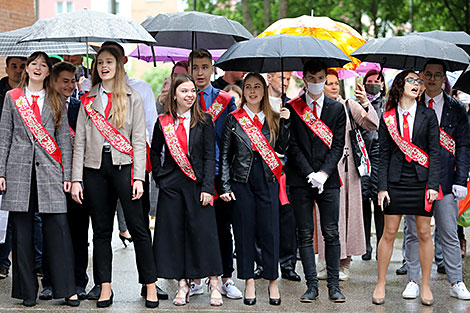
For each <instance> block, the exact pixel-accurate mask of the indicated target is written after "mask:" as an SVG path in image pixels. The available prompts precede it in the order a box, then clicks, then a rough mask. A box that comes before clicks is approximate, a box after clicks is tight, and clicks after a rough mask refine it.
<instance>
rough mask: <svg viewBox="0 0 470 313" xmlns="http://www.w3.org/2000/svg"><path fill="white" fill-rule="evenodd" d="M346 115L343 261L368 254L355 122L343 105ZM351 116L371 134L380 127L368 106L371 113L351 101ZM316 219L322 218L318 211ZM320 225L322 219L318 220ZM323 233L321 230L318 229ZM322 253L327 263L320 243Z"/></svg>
mask: <svg viewBox="0 0 470 313" xmlns="http://www.w3.org/2000/svg"><path fill="white" fill-rule="evenodd" d="M341 102H342V103H343V105H344V109H345V111H346V116H347V120H346V138H345V145H344V154H343V157H342V158H341V160H340V161H339V163H338V171H339V176H340V177H341V181H342V183H343V186H342V187H341V189H340V211H339V223H338V227H339V240H340V243H341V259H345V258H346V257H348V256H353V255H363V254H364V253H366V242H365V235H364V222H363V218H362V193H361V179H360V177H359V174H358V172H357V170H356V168H355V165H354V159H353V155H352V152H351V151H352V148H351V138H350V136H349V131H350V130H351V122H350V120H349V114H348V112H347V109H346V105H345V101H344V100H343V101H341ZM349 107H350V108H351V113H352V116H353V118H354V120H355V121H356V124H358V125H359V126H361V127H362V128H364V129H367V130H377V129H378V127H379V118H378V116H377V113H376V112H375V110H374V108H373V107H372V105H370V103H369V105H368V111H366V110H364V109H363V108H362V106H361V105H360V104H359V103H357V102H355V101H353V100H349ZM345 157H347V164H348V171H347V172H346V171H345V159H344V158H345ZM316 215H317V217H318V216H319V213H318V208H316ZM317 221H318V219H317ZM317 229H320V228H317ZM320 233H321V232H320ZM318 252H319V257H320V260H321V261H323V260H324V259H325V246H324V242H323V240H318Z"/></svg>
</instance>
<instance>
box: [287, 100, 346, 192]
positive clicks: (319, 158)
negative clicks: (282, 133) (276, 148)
mask: <svg viewBox="0 0 470 313" xmlns="http://www.w3.org/2000/svg"><path fill="white" fill-rule="evenodd" d="M301 98H302V100H304V101H305V95H302V96H301ZM293 100H294V99H293ZM286 107H287V108H288V109H289V110H290V116H291V118H290V119H291V141H290V145H289V149H288V150H287V163H286V175H287V183H288V184H289V185H291V186H303V187H306V186H309V184H308V183H307V178H306V177H307V175H308V174H310V173H312V172H318V171H320V170H322V171H324V172H325V173H327V174H328V179H327V180H326V182H325V185H324V188H339V187H341V181H340V178H339V173H338V162H339V160H340V159H341V157H342V156H343V149H344V138H345V128H346V113H345V111H344V107H343V105H342V104H341V103H340V102H338V101H336V100H333V99H331V98H329V97H327V96H325V99H324V102H323V108H322V111H321V116H320V119H321V120H322V121H323V123H325V124H326V125H327V126H328V127H329V128H330V130H331V131H332V132H333V142H332V143H331V149H329V148H328V146H327V145H325V143H324V142H323V141H322V140H321V139H320V138H318V136H314V133H313V132H312V131H311V130H310V128H309V127H308V126H307V125H306V124H305V122H304V121H302V119H301V118H300V117H299V115H298V114H297V113H296V112H295V111H294V109H293V108H292V106H291V105H290V102H288V103H287V105H286Z"/></svg>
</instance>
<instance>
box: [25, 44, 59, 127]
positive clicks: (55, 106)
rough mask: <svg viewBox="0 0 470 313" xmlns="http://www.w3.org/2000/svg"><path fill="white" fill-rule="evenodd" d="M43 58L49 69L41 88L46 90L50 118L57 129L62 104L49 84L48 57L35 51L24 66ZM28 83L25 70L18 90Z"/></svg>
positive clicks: (49, 59) (50, 69)
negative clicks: (50, 110)
mask: <svg viewBox="0 0 470 313" xmlns="http://www.w3.org/2000/svg"><path fill="white" fill-rule="evenodd" d="M41 57H42V58H43V59H44V61H46V64H47V67H48V68H49V75H47V76H46V78H44V81H43V83H42V86H43V88H44V89H45V90H46V96H47V98H48V100H49V102H50V103H51V108H52V116H53V118H54V120H55V127H56V128H59V127H60V124H61V120H62V106H63V105H64V103H63V102H62V100H61V98H60V95H59V93H57V91H56V90H55V88H54V87H53V86H52V83H51V74H52V61H51V58H49V56H48V55H47V54H46V53H45V52H42V51H36V52H33V53H32V54H31V55H30V56H29V57H28V59H27V60H26V66H28V65H29V64H31V63H32V62H33V61H34V60H37V59H39V58H41ZM28 83H29V74H28V73H27V72H26V70H24V71H23V74H22V76H21V81H20V84H19V86H18V87H19V88H21V89H23V88H25V87H26V86H28Z"/></svg>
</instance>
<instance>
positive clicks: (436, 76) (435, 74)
mask: <svg viewBox="0 0 470 313" xmlns="http://www.w3.org/2000/svg"><path fill="white" fill-rule="evenodd" d="M433 77H434V79H435V80H441V79H442V78H444V74H442V73H439V72H438V73H434V75H433V74H432V73H429V72H428V73H425V74H424V78H426V79H427V80H431V79H432V78H433Z"/></svg>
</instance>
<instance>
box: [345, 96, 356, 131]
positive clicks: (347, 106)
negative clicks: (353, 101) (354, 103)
mask: <svg viewBox="0 0 470 313" xmlns="http://www.w3.org/2000/svg"><path fill="white" fill-rule="evenodd" d="M346 110H347V111H348V115H349V123H350V124H351V128H352V129H354V130H356V129H357V124H356V121H355V120H354V118H353V115H352V112H351V107H350V106H349V99H348V100H346Z"/></svg>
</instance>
